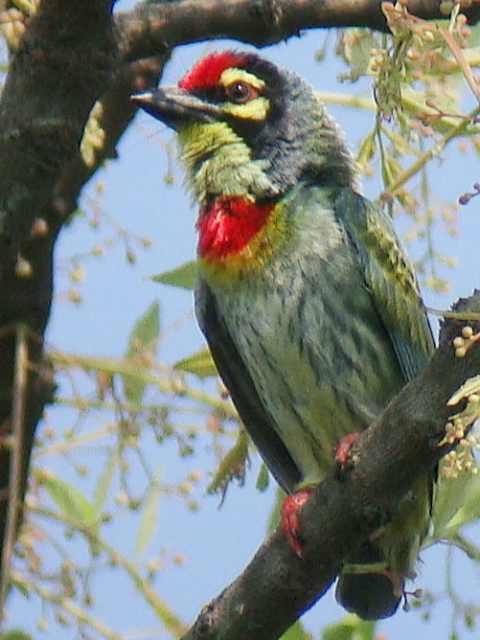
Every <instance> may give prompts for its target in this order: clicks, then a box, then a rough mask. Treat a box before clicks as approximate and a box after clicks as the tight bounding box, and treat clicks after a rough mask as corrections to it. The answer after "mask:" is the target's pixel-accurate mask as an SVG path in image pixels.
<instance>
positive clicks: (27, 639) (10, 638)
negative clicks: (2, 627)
mask: <svg viewBox="0 0 480 640" xmlns="http://www.w3.org/2000/svg"><path fill="white" fill-rule="evenodd" d="M0 640H32V636H31V635H29V634H28V633H25V632H24V631H20V629H12V630H11V631H6V632H5V633H2V634H1V635H0Z"/></svg>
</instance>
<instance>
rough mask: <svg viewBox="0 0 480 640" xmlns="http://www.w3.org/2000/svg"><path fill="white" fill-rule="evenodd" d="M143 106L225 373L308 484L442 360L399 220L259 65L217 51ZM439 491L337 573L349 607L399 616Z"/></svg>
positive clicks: (416, 497)
mask: <svg viewBox="0 0 480 640" xmlns="http://www.w3.org/2000/svg"><path fill="white" fill-rule="evenodd" d="M134 99H135V100H136V102H137V103H138V104H139V105H140V106H141V107H143V108H144V109H145V110H146V111H147V112H149V113H150V114H151V115H153V116H155V117H156V118H158V119H160V120H162V121H163V122H164V123H165V124H167V125H168V126H170V127H172V128H173V129H175V130H176V132H177V134H178V139H179V143H180V149H181V159H182V160H183V163H184V165H185V167H186V173H187V179H188V184H189V187H190V189H191V191H192V192H193V194H194V197H195V198H196V200H197V201H198V203H199V206H200V211H199V217H198V221H197V230H198V265H199V274H200V275H199V281H198V287H197V290H196V313H197V318H198V322H199V324H200V327H201V329H202V331H203V333H204V334H205V337H206V339H207V342H208V344H209V347H210V350H211V353H212V356H213V359H214V360H215V363H216V365H217V367H218V370H219V372H220V375H221V377H222V378H223V380H224V382H225V384H226V386H227V388H228V389H229V391H230V394H231V397H232V400H233V402H234V403H235V406H236V408H237V410H238V413H239V415H240V417H241V419H242V421H243V423H244V424H245V427H246V428H247V430H248V432H249V433H250V435H251V437H252V439H253V441H254V442H255V444H256V446H257V447H258V449H259V451H260V453H261V455H262V456H263V459H264V460H265V462H266V464H267V465H268V467H269V469H270V471H271V472H272V474H273V475H274V476H275V478H276V479H277V481H278V482H279V484H280V485H281V486H282V487H283V489H284V490H285V491H286V492H287V493H289V494H292V493H295V492H297V491H299V490H300V489H303V488H305V487H312V486H314V485H315V484H317V483H318V482H320V481H321V480H322V478H323V477H324V475H325V473H326V471H327V470H328V469H329V468H330V467H331V465H332V457H333V455H332V451H333V450H334V447H335V443H336V442H337V441H338V440H339V439H341V438H343V437H345V436H346V435H348V434H351V433H353V432H358V431H361V430H363V429H365V428H366V427H367V426H368V425H369V424H371V423H372V421H373V420H374V418H375V416H377V415H378V414H379V412H381V411H382V410H383V409H384V407H385V406H386V405H387V403H388V402H389V401H390V399H391V398H392V397H393V396H394V395H395V394H397V393H398V391H399V390H400V389H401V388H402V387H403V386H404V385H405V383H406V382H407V381H408V380H410V379H412V378H413V377H414V376H416V375H417V373H418V372H419V371H420V370H421V369H422V367H423V366H424V365H425V364H426V362H427V360H428V359H429V356H430V354H431V352H432V349H433V340H432V334H431V331H430V327H429V324H428V320H427V318H426V316H425V313H424V309H423V306H422V302H421V299H420V296H419V291H418V287H417V283H416V279H415V276H414V274H413V272H412V269H411V267H410V265H409V263H408V261H407V259H406V257H405V256H404V254H403V252H402V249H401V247H400V245H399V242H398V240H397V237H396V235H395V231H394V229H393V226H392V222H391V220H390V218H389V217H388V216H387V215H386V214H384V213H383V212H382V211H381V210H380V209H379V208H378V207H376V206H374V205H373V204H372V203H371V202H369V201H368V200H366V199H365V198H364V197H362V195H360V194H359V193H358V190H357V185H356V180H355V171H354V163H353V161H352V157H351V155H350V153H349V151H348V149H347V147H346V145H345V142H344V140H343V137H342V135H341V132H340V131H339V128H338V127H337V125H336V123H335V122H334V121H333V120H332V118H331V117H330V116H329V115H328V114H327V112H326V110H325V108H324V106H323V105H322V104H321V103H320V102H319V100H318V99H317V98H316V97H315V94H314V92H313V90H312V89H311V88H310V87H309V86H308V85H307V84H306V83H305V82H304V81H303V80H302V79H301V78H299V77H298V76H297V75H295V74H293V73H290V72H288V71H285V70H283V69H279V68H278V67H276V66H275V65H273V64H272V63H270V62H268V61H266V60H264V59H262V58H260V57H259V56H257V55H255V54H252V53H242V52H237V51H225V52H221V53H213V54H210V55H208V56H207V57H205V58H203V59H202V60H200V61H199V62H198V63H197V64H196V65H195V66H194V67H193V69H192V70H191V71H190V72H189V73H187V74H186V75H185V76H184V77H183V79H182V80H181V81H180V82H179V84H178V86H177V87H165V88H160V89H158V90H154V91H152V92H151V93H144V94H141V95H140V96H135V97H134ZM432 482H433V480H432V477H430V476H424V477H422V478H420V479H419V480H418V481H417V482H416V484H415V485H414V487H413V489H412V491H411V492H410V494H409V495H408V497H407V498H406V499H405V500H404V502H403V503H402V504H401V505H400V507H399V510H398V512H397V514H396V515H395V517H394V519H393V521H392V522H391V523H390V524H389V525H388V526H387V527H386V528H385V530H384V531H383V532H382V533H381V535H379V536H378V537H377V538H375V539H374V540H371V541H367V542H365V543H364V544H363V545H362V546H361V548H360V549H359V550H358V551H357V552H356V553H355V554H353V556H352V557H350V558H348V561H349V563H353V564H362V565H364V564H367V565H368V564H372V563H374V564H375V567H373V566H372V571H371V572H370V571H368V572H365V573H359V574H357V573H355V574H353V573H347V572H343V573H342V574H341V575H340V578H339V582H338V585H337V591H336V595H337V599H338V600H339V602H340V603H341V604H342V605H343V606H344V607H345V608H346V609H348V610H349V611H354V612H355V613H357V614H358V615H359V616H361V617H362V618H365V619H376V618H383V617H388V616H390V615H392V614H393V613H394V612H395V611H396V609H397V607H398V604H399V602H400V600H401V597H402V594H403V591H404V581H405V578H406V577H412V576H413V575H414V569H415V563H416V559H417V556H418V552H419V548H420V544H421V542H422V539H423V537H424V536H425V533H426V530H427V527H428V522H429V515H430V506H431V494H432ZM379 566H380V568H379ZM382 567H384V568H383V569H382Z"/></svg>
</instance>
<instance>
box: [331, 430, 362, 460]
mask: <svg viewBox="0 0 480 640" xmlns="http://www.w3.org/2000/svg"><path fill="white" fill-rule="evenodd" d="M360 436H361V431H354V432H353V433H348V434H347V435H346V436H343V438H340V440H339V441H338V442H337V446H336V447H335V462H336V463H337V465H338V466H339V467H340V469H344V468H345V467H346V466H347V465H348V464H349V463H350V462H352V455H351V451H350V450H351V448H352V447H353V445H354V444H356V443H357V442H358V439H359V438H360Z"/></svg>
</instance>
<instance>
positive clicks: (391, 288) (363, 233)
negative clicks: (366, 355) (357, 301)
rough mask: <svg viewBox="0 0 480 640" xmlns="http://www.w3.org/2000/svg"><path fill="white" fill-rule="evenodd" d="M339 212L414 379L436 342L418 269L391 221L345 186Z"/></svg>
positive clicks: (409, 376)
mask: <svg viewBox="0 0 480 640" xmlns="http://www.w3.org/2000/svg"><path fill="white" fill-rule="evenodd" d="M335 211H336V215H337V217H338V219H339V220H340V221H341V222H342V223H343V226H344V228H345V230H346V233H347V235H348V236H349V238H350V240H351V242H352V244H353V245H354V247H355V249H356V250H357V252H358V256H359V260H360V263H361V265H362V267H363V269H364V273H365V282H366V285H367V287H368V288H369V289H370V292H371V295H372V298H373V301H374V304H375V307H376V309H377V312H378V314H379V316H380V317H381V319H382V322H383V323H384V325H385V328H386V330H387V332H388V334H389V336H390V339H391V341H392V344H393V348H394V350H395V353H396V356H397V358H398V361H399V364H400V367H401V369H402V372H403V374H404V376H405V379H406V380H407V381H408V380H411V379H412V378H414V377H415V376H417V375H418V374H419V372H420V371H421V370H422V368H423V367H424V366H425V365H426V363H427V362H428V360H429V358H430V356H431V354H432V352H433V349H434V346H435V344H434V340H433V336H432V331H431V328H430V324H429V322H428V318H427V316H426V313H425V309H424V307H423V304H422V300H421V297H420V291H419V288H418V283H417V280H416V278H415V274H414V272H413V269H412V267H411V265H410V263H409V261H408V258H407V257H406V256H405V254H404V252H403V251H402V248H401V246H400V243H399V240H398V238H397V236H396V233H395V230H394V228H393V224H392V221H391V219H390V217H389V216H388V215H387V214H385V213H383V212H382V211H381V209H380V208H379V207H377V206H375V205H374V204H373V203H372V202H370V201H368V200H366V199H365V198H363V197H362V196H360V195H358V194H356V193H354V192H353V191H351V190H344V191H342V193H341V195H340V196H339V197H338V198H337V200H336V203H335Z"/></svg>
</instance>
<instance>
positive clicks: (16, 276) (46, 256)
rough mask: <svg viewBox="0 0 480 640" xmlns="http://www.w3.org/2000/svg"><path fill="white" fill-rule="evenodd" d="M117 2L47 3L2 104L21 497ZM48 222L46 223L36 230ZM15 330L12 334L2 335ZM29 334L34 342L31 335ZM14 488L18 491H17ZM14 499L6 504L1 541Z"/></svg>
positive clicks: (0, 188)
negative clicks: (82, 157)
mask: <svg viewBox="0 0 480 640" xmlns="http://www.w3.org/2000/svg"><path fill="white" fill-rule="evenodd" d="M111 5H112V0H91V1H90V2H88V3H72V2H70V0H42V1H41V2H40V4H39V5H38V8H37V11H36V13H35V15H34V16H33V17H32V18H31V19H30V20H29V23H28V26H27V29H26V30H25V33H24V35H23V37H22V39H21V42H20V45H19V48H18V49H17V50H16V51H15V52H14V54H13V56H12V58H11V61H10V70H9V74H8V77H7V80H6V83H5V87H4V89H3V92H2V95H1V100H0V132H1V133H0V166H1V167H2V170H1V171H0V256H1V262H0V290H1V291H2V296H1V300H0V327H1V328H2V329H3V330H4V331H3V332H2V336H1V338H0V362H1V363H2V367H1V368H0V426H1V428H2V431H3V433H8V432H10V431H11V429H12V390H13V378H14V367H15V332H14V329H15V327H16V326H17V325H19V324H23V325H24V326H25V327H26V328H28V336H29V338H28V354H29V375H28V377H27V380H26V395H25V408H24V409H25V423H24V433H23V443H22V444H23V446H22V452H21V456H20V458H21V465H20V467H21V468H20V469H19V470H18V471H19V479H18V482H19V486H18V487H17V491H18V493H19V496H18V497H19V498H20V499H21V498H22V497H23V494H24V492H25V486H26V478H27V470H28V462H29V458H30V451H31V447H32V444H33V435H34V430H35V427H36V425H37V423H38V421H39V419H40V417H41V415H42V412H43V409H44V406H45V404H46V403H47V402H48V401H50V400H51V397H52V388H53V387H52V381H51V377H50V375H49V374H50V371H49V367H48V366H47V365H46V364H45V363H44V361H43V358H44V356H43V332H44V330H45V326H46V322H47V319H48V316H49V312H50V304H51V299H52V281H53V275H52V253H53V246H54V242H55V239H56V236H57V233H58V229H59V224H58V220H57V219H56V218H55V217H52V218H49V217H48V215H47V213H46V212H48V202H49V200H50V198H51V195H52V192H53V189H54V185H55V183H56V181H57V180H58V177H59V175H60V174H61V172H62V170H63V167H64V166H65V165H66V164H68V162H69V161H70V159H71V158H72V157H73V156H74V154H75V153H76V152H77V150H78V146H79V142H80V139H81V137H82V133H83V128H84V126H85V122H86V120H87V118H88V114H89V112H90V110H91V109H92V107H93V104H94V102H95V100H96V99H97V97H98V95H100V93H101V92H102V90H103V87H104V86H105V83H106V82H107V80H108V78H109V76H110V74H111V70H112V68H113V64H114V60H115V55H116V54H115V52H116V46H115V40H114V37H113V20H112V17H111ZM40 219H42V220H43V223H42V224H37V222H38V220H40ZM8 327H11V328H12V330H11V331H10V332H7V331H5V329H6V328H8ZM32 336H36V337H34V338H32ZM10 456H11V453H10V451H9V450H8V448H3V449H2V450H1V451H0V494H2V495H3V493H5V489H6V488H8V487H9V466H10ZM10 489H11V487H10ZM7 512H8V509H7V501H6V500H2V501H1V502H0V544H3V542H4V540H5V529H6V526H7Z"/></svg>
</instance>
